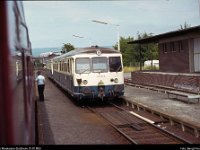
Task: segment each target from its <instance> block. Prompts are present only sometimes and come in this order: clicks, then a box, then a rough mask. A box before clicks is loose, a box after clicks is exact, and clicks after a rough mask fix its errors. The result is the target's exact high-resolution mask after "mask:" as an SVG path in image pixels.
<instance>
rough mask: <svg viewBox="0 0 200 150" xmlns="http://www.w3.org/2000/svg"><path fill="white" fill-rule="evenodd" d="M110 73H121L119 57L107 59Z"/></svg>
mask: <svg viewBox="0 0 200 150" xmlns="http://www.w3.org/2000/svg"><path fill="white" fill-rule="evenodd" d="M109 67H110V72H120V71H122V64H121V59H120V57H110V58H109Z"/></svg>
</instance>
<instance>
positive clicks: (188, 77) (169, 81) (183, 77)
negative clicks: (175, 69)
mask: <svg viewBox="0 0 200 150" xmlns="http://www.w3.org/2000/svg"><path fill="white" fill-rule="evenodd" d="M131 80H132V83H134V84H140V85H148V86H149V85H150V86H151V85H152V86H156V85H158V86H159V85H160V86H167V87H172V88H180V87H181V90H182V91H187V92H193V93H199V92H200V74H198V73H196V74H195V73H194V74H191V73H164V72H132V73H131Z"/></svg>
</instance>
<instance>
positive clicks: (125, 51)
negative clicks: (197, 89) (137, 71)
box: [113, 33, 158, 66]
mask: <svg viewBox="0 0 200 150" xmlns="http://www.w3.org/2000/svg"><path fill="white" fill-rule="evenodd" d="M150 36H152V34H151V33H150V34H147V33H138V37H137V39H143V38H147V37H150ZM133 40H134V37H130V36H129V37H128V38H124V37H120V48H121V53H122V57H123V65H124V66H136V65H137V64H138V63H139V62H142V63H143V62H144V61H146V60H153V59H158V45H157V44H155V43H149V44H141V45H139V44H128V42H130V41H133ZM113 47H114V49H116V50H117V44H115V45H114V46H113ZM140 50H141V51H140ZM140 52H141V53H140Z"/></svg>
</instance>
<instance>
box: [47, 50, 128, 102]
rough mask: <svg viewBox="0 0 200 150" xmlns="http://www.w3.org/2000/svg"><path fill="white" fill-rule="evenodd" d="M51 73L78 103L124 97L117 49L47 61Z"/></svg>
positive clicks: (84, 51)
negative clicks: (78, 100) (80, 100)
mask: <svg viewBox="0 0 200 150" xmlns="http://www.w3.org/2000/svg"><path fill="white" fill-rule="evenodd" d="M47 71H48V72H49V73H50V75H49V76H50V77H52V78H53V80H54V81H55V82H56V83H58V84H59V85H60V86H61V87H62V88H64V89H65V90H66V91H68V92H69V93H70V94H71V95H72V96H73V97H75V98H77V99H83V98H87V99H96V98H100V99H101V100H104V99H105V98H115V97H120V96H122V95H123V94H124V76H123V64H122V55H121V53H120V52H118V51H116V50H114V49H110V48H103V47H98V46H94V47H88V48H80V49H75V50H73V51H70V52H68V53H66V54H63V55H61V56H58V57H55V58H53V59H51V60H49V61H47ZM49 73H48V74H49Z"/></svg>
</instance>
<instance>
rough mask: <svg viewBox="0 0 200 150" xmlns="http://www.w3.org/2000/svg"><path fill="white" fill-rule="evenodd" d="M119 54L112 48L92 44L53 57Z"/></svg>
mask: <svg viewBox="0 0 200 150" xmlns="http://www.w3.org/2000/svg"><path fill="white" fill-rule="evenodd" d="M98 53H101V54H105V53H106V54H112V53H113V54H116V53H118V54H121V53H120V52H119V51H117V50H115V49H113V48H106V47H98V46H92V47H85V48H77V49H75V50H72V51H70V52H68V53H65V54H63V55H61V56H58V57H54V58H62V57H65V56H74V55H80V54H97V55H98Z"/></svg>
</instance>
